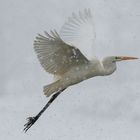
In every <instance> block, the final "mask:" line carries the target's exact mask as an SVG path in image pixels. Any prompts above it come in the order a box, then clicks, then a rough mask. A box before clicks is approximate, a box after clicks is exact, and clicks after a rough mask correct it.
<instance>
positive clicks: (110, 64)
mask: <svg viewBox="0 0 140 140" xmlns="http://www.w3.org/2000/svg"><path fill="white" fill-rule="evenodd" d="M135 59H138V58H137V57H129V56H108V57H105V58H104V59H103V61H102V63H103V66H104V72H105V75H109V74H112V73H113V72H114V71H115V70H116V62H119V61H123V60H135Z"/></svg>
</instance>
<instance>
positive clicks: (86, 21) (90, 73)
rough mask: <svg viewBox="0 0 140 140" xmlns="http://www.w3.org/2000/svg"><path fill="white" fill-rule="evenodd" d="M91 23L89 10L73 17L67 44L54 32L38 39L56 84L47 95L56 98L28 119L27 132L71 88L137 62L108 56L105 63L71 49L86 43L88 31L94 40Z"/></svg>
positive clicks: (65, 29)
mask: <svg viewBox="0 0 140 140" xmlns="http://www.w3.org/2000/svg"><path fill="white" fill-rule="evenodd" d="M91 19H92V15H91V12H90V10H89V9H85V11H84V12H83V13H82V12H79V14H78V15H76V14H72V17H70V18H69V19H68V21H67V22H66V23H65V24H64V25H63V27H62V29H61V32H60V34H61V36H62V37H63V38H64V39H67V41H68V42H67V43H66V42H65V41H63V39H62V38H61V36H60V35H59V34H58V33H57V32H56V31H55V30H54V31H51V32H50V34H49V33H47V32H45V35H46V36H43V35H40V34H39V35H38V36H37V37H36V40H35V41H34V49H35V52H36V53H37V56H38V59H39V61H40V63H41V65H42V66H43V67H44V69H45V70H46V71H47V72H49V73H51V74H53V75H55V77H56V81H55V82H53V83H52V84H49V85H47V86H44V94H45V95H46V96H47V97H49V96H51V95H52V94H54V95H52V97H51V99H50V100H49V101H48V103H47V104H46V105H45V107H44V108H43V109H42V110H41V111H40V112H39V113H38V114H37V115H36V116H35V117H29V118H28V122H27V123H26V124H25V125H24V126H25V128H24V131H25V132H26V131H27V130H28V129H29V128H30V127H31V126H32V125H33V124H34V123H35V122H36V121H37V120H38V118H39V117H40V116H41V114H42V113H43V112H44V111H45V110H46V108H48V106H49V105H50V104H51V103H52V102H53V101H54V99H55V98H56V97H57V96H58V95H59V94H60V93H61V92H62V91H64V90H65V89H66V88H68V87H69V86H72V85H74V84H77V83H79V82H82V81H84V80H86V79H89V78H92V77H94V76H106V75H110V74H112V73H113V72H114V71H115V70H116V62H118V61H122V60H133V59H137V58H136V57H127V56H108V57H105V58H103V60H98V59H97V58H94V59H92V60H89V59H88V58H86V56H84V54H82V53H81V51H80V50H79V49H78V48H76V47H75V45H72V43H73V42H72V41H73V40H76V39H77V40H78V41H77V42H76V43H75V44H76V46H78V43H79V41H80V42H82V41H83V39H84V38H81V37H80V35H81V34H82V33H83V34H85V33H86V31H88V32H90V34H92V37H93V39H94V37H95V34H94V31H93V30H92V29H90V27H93V24H92V22H91V21H92V20H91ZM84 28H85V31H84V30H83V29H84ZM87 29H88V30H87ZM85 36H87V39H90V40H91V38H90V37H91V36H88V35H87V33H86V35H85ZM87 39H86V40H87ZM83 44H84V43H83ZM84 47H85V46H84Z"/></svg>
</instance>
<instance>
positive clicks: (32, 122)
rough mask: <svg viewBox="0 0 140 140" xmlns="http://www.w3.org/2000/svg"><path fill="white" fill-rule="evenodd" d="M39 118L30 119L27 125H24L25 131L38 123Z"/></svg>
mask: <svg viewBox="0 0 140 140" xmlns="http://www.w3.org/2000/svg"><path fill="white" fill-rule="evenodd" d="M36 120H37V117H28V118H27V123H26V124H25V125H24V127H25V128H24V129H23V131H25V132H27V130H28V129H29V128H30V127H31V126H32V125H33V124H34V123H35V122H36Z"/></svg>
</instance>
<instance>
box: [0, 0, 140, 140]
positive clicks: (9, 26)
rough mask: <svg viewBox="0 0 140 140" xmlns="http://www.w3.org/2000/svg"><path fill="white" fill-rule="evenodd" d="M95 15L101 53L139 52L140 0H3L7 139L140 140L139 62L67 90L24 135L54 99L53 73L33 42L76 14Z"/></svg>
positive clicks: (0, 125) (2, 104)
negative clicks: (48, 91) (49, 91)
mask: <svg viewBox="0 0 140 140" xmlns="http://www.w3.org/2000/svg"><path fill="white" fill-rule="evenodd" d="M84 8H90V9H91V10H92V11H94V15H95V18H94V19H95V30H96V34H97V38H96V42H95V45H96V47H95V52H96V53H97V55H98V56H108V55H130V56H136V57H140V39H139V38H140V30H139V29H140V26H139V25H140V1H139V0H133V1H132V0H92V1H91V0H86V1H81V0H71V1H68V0H59V1H58V0H38V1H37V0H36V1H33V0H29V1H25V0H5V1H2V0H1V1H0V9H1V12H0V42H1V45H0V46H1V51H0V56H1V57H0V58H1V59H0V63H1V66H2V67H1V73H0V77H1V78H0V84H1V91H0V110H1V115H0V120H1V122H0V139H4V140H15V139H20V140H28V139H29V140H38V139H41V140H46V139H47V140H71V139H72V140H85V139H88V140H90V139H98V140H112V139H113V140H118V139H119V140H128V139H133V140H139V139H140V134H139V129H140V111H139V110H140V93H139V91H140V72H139V71H140V61H139V60H137V61H131V62H130V61H129V62H122V63H119V64H118V69H117V71H116V72H115V73H114V74H113V75H111V76H108V77H96V78H93V79H90V80H87V81H85V82H82V83H80V84H78V85H76V86H73V87H70V88H69V89H68V90H67V91H65V92H64V93H63V94H62V95H61V96H60V97H58V99H57V100H56V101H55V102H54V103H53V105H52V106H51V107H50V108H49V109H48V110H47V111H46V112H45V113H44V114H43V116H42V117H41V118H40V119H39V120H38V122H37V123H36V124H35V125H34V126H33V127H32V128H31V129H30V130H29V132H28V133H27V134H24V133H23V132H22V131H21V130H22V129H23V125H24V123H25V121H26V120H25V118H26V117H28V116H32V115H34V114H36V113H38V111H39V110H40V109H41V108H42V107H43V105H44V104H45V103H46V101H47V100H48V99H46V98H45V96H44V95H43V92H42V87H43V85H46V84H49V83H50V82H52V76H51V75H49V74H47V73H46V72H45V71H44V70H43V68H42V67H41V66H40V64H39V62H38V60H37V57H36V55H35V53H34V50H33V40H34V38H35V36H36V35H37V33H43V31H44V30H46V31H49V30H50V29H54V28H55V29H56V30H58V31H59V30H60V28H61V26H62V25H63V23H64V22H65V20H66V18H67V17H69V16H70V15H71V13H72V12H77V11H79V10H83V9H84Z"/></svg>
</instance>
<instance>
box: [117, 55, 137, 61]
mask: <svg viewBox="0 0 140 140" xmlns="http://www.w3.org/2000/svg"><path fill="white" fill-rule="evenodd" d="M120 59H121V60H134V59H138V58H137V57H128V56H121V57H120Z"/></svg>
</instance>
